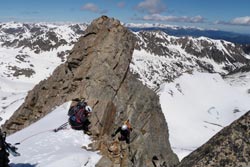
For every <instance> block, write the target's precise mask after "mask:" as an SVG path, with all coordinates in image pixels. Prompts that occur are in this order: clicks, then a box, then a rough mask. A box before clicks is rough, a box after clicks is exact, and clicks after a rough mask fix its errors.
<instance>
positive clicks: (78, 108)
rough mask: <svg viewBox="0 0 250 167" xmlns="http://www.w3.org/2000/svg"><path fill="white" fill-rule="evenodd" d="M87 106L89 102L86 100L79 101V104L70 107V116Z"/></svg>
mask: <svg viewBox="0 0 250 167" xmlns="http://www.w3.org/2000/svg"><path fill="white" fill-rule="evenodd" d="M86 106H87V103H86V102H85V101H80V102H78V103H77V105H75V106H71V107H70V109H69V111H68V116H69V117H71V116H73V115H75V114H76V112H77V111H78V110H80V109H81V108H82V109H85V107H86Z"/></svg>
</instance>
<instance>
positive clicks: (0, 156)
mask: <svg viewBox="0 0 250 167" xmlns="http://www.w3.org/2000/svg"><path fill="white" fill-rule="evenodd" d="M4 142H5V135H4V134H3V133H2V132H1V130H0V167H9V165H8V163H9V158H8V157H9V153H7V152H6V149H5V146H4Z"/></svg>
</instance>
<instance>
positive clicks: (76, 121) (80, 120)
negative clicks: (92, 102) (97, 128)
mask: <svg viewBox="0 0 250 167" xmlns="http://www.w3.org/2000/svg"><path fill="white" fill-rule="evenodd" d="M86 105H87V103H86V102H78V103H77V105H75V106H72V107H70V109H69V111H68V116H69V124H70V125H71V127H72V128H73V129H76V130H81V129H82V128H83V124H84V122H85V121H86V120H87V118H86V116H85V113H86V111H85V107H86Z"/></svg>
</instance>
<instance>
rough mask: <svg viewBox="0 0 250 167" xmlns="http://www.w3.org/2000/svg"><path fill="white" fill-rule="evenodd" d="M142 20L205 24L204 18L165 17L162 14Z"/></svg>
mask: <svg viewBox="0 0 250 167" xmlns="http://www.w3.org/2000/svg"><path fill="white" fill-rule="evenodd" d="M142 20H147V21H170V22H187V23H201V22H204V18H203V17H202V16H194V17H188V16H180V17H179V16H163V15H160V14H152V15H146V16H144V17H143V18H142Z"/></svg>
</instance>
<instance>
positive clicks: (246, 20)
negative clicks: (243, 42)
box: [215, 16, 250, 26]
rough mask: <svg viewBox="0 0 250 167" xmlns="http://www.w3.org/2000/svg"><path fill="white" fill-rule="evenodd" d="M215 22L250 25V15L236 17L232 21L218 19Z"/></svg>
mask: <svg viewBox="0 0 250 167" xmlns="http://www.w3.org/2000/svg"><path fill="white" fill-rule="evenodd" d="M215 24H225V25H243V26H250V16H244V17H236V18H234V19H232V20H231V21H216V22H215Z"/></svg>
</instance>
